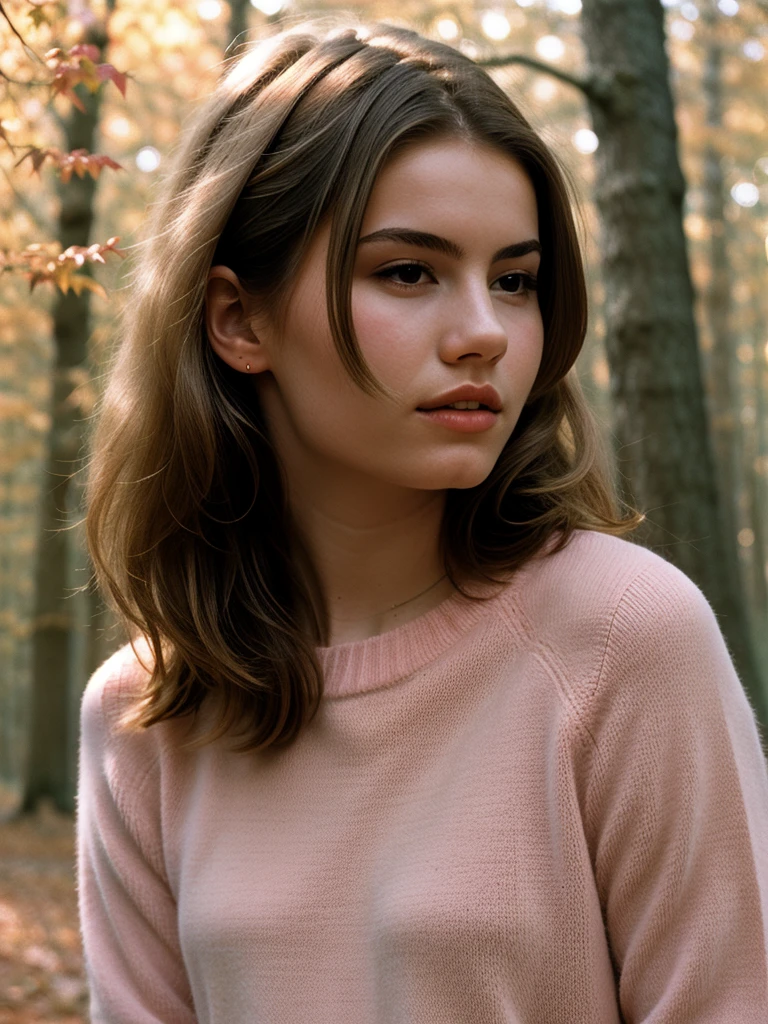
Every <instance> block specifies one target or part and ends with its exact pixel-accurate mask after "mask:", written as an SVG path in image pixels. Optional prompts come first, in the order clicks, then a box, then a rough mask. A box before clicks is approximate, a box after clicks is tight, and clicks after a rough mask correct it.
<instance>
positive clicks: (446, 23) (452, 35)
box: [435, 15, 461, 41]
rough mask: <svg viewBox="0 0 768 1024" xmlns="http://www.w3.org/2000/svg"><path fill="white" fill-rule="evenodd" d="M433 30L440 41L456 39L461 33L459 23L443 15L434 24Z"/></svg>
mask: <svg viewBox="0 0 768 1024" xmlns="http://www.w3.org/2000/svg"><path fill="white" fill-rule="evenodd" d="M435 29H436V30H437V34H438V35H439V36H440V38H441V39H447V40H449V41H450V40H451V39H458V37H459V33H460V32H461V29H460V28H459V23H458V22H457V21H456V19H455V18H452V17H451V16H450V15H443V17H441V18H438V19H437V22H436V23H435Z"/></svg>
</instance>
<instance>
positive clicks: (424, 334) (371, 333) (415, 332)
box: [352, 297, 429, 391]
mask: <svg viewBox="0 0 768 1024" xmlns="http://www.w3.org/2000/svg"><path fill="white" fill-rule="evenodd" d="M352 317H353V320H354V324H355V334H356V335H357V342H358V345H359V346H360V351H361V352H362V354H363V356H364V358H365V361H366V362H367V363H368V365H369V366H370V368H371V370H372V372H373V374H374V376H375V377H377V378H378V379H379V380H381V381H382V383H385V384H386V385H387V386H388V387H390V388H392V389H393V390H395V391H406V390H407V388H408V385H409V384H411V385H412V384H413V377H414V373H415V371H416V370H417V368H418V367H419V366H420V365H421V363H422V362H423V358H424V347H425V344H426V343H427V342H428V340H429V334H428V330H427V327H426V325H425V324H420V323H419V319H418V317H417V315H416V310H415V309H413V310H411V311H407V310H403V309H398V311H397V313H395V312H394V311H393V309H392V306H391V304H389V303H387V302H386V300H385V301H380V302H378V303H377V302H372V301H362V300H360V301H357V302H356V301H354V297H353V302H352Z"/></svg>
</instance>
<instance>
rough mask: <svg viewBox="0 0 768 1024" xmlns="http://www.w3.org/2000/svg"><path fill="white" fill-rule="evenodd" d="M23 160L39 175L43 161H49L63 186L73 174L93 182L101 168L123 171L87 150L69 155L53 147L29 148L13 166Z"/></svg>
mask: <svg viewBox="0 0 768 1024" xmlns="http://www.w3.org/2000/svg"><path fill="white" fill-rule="evenodd" d="M25 160H29V161H30V162H31V164H32V173H33V174H35V173H37V174H39V173H40V168H41V167H42V166H43V164H44V163H45V161H46V160H50V162H51V163H52V164H53V166H54V168H55V170H57V171H58V172H59V175H60V177H61V180H62V181H63V182H64V183H65V184H66V183H67V182H68V181H70V179H71V178H72V174H73V173H74V174H76V175H77V176H78V178H84V177H85V175H86V174H90V176H91V177H92V178H93V179H94V181H95V180H96V179H97V178H98V177H99V174H100V173H101V170H102V168H103V167H111V168H112V169H113V170H115V171H121V170H122V169H123V168H122V166H121V165H120V164H119V163H117V162H116V161H115V160H113V159H112V158H111V157H109V156H104V155H102V154H99V153H89V152H88V150H87V149H73V150H72V152H71V153H62V151H61V150H60V149H56V148H55V147H54V146H51V147H49V148H48V149H39V148H38V147H36V146H30V147H29V149H28V150H27V152H26V153H25V154H24V156H22V157H21V159H20V160H17V162H16V164H15V166H16V167H18V166H19V165H20V164H22V163H23V162H24V161H25Z"/></svg>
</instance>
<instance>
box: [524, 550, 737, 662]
mask: <svg viewBox="0 0 768 1024" xmlns="http://www.w3.org/2000/svg"><path fill="white" fill-rule="evenodd" d="M510 600H511V601H512V602H513V603H514V605H515V607H516V613H517V615H518V616H519V618H520V619H521V620H522V621H523V622H524V623H525V625H526V627H527V629H528V631H529V632H530V634H531V635H533V636H534V637H535V638H536V640H537V641H538V643H539V644H540V645H541V646H544V647H546V648H548V649H549V650H551V651H552V652H553V653H554V654H556V655H557V656H558V657H559V660H560V661H561V662H563V663H566V664H568V665H570V666H572V665H574V661H578V660H581V661H583V666H582V667H583V669H584V671H585V672H587V673H588V674H591V673H592V671H593V670H594V668H595V666H596V665H597V664H598V663H599V661H600V660H601V659H602V657H603V655H604V653H605V650H606V647H607V645H608V642H609V638H611V636H612V635H615V634H616V631H617V629H618V628H620V629H621V630H622V632H626V633H631V634H633V635H634V637H635V638H636V640H637V642H640V643H643V642H645V643H648V644H649V643H654V642H657V640H658V639H659V637H660V635H661V634H660V631H661V633H666V632H667V631H668V630H669V629H670V628H676V629H679V630H682V631H683V632H685V631H686V630H688V631H690V629H691V627H692V626H696V627H698V629H701V628H703V629H704V630H705V631H710V632H711V631H712V630H713V629H714V630H715V631H717V625H716V620H715V618H714V614H713V612H712V610H711V608H710V606H709V604H708V602H707V600H706V598H705V597H704V595H703V593H702V592H701V590H700V589H699V588H698V587H697V586H696V584H695V583H694V582H693V581H692V580H691V579H690V578H689V577H688V576H686V575H685V573H683V572H681V571H680V569H678V568H677V567H676V566H674V565H672V564H671V563H670V562H668V561H667V560H666V559H664V558H662V557H661V556H660V555H658V554H656V553H655V552H653V551H651V550H649V549H648V548H645V547H642V546H641V545H639V544H636V543H634V542H632V541H629V540H626V539H624V538H621V537H615V536H612V535H609V534H605V533H599V532H597V531H590V530H576V531H575V532H574V533H573V535H572V536H571V538H570V539H569V541H568V543H567V544H566V545H565V547H563V548H562V549H561V550H560V551H554V552H552V553H550V554H544V555H543V556H541V557H537V558H535V559H533V560H532V561H531V562H529V563H528V564H527V565H526V566H525V568H524V570H523V571H522V573H521V576H520V580H519V582H518V585H517V586H516V587H513V588H510ZM654 638H656V639H654Z"/></svg>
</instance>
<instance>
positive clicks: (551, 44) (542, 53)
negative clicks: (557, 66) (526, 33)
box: [536, 36, 565, 60]
mask: <svg viewBox="0 0 768 1024" xmlns="http://www.w3.org/2000/svg"><path fill="white" fill-rule="evenodd" d="M536 53H537V54H538V55H539V57H542V58H543V59H544V60H560V58H561V57H562V56H563V54H564V53H565V43H564V42H563V40H562V39H561V38H560V37H559V36H541V38H540V39H537V40H536Z"/></svg>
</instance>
